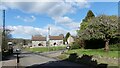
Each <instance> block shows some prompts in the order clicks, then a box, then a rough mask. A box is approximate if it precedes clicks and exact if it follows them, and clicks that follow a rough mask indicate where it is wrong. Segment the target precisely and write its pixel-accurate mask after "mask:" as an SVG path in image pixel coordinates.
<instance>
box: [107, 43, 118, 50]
mask: <svg viewBox="0 0 120 68" xmlns="http://www.w3.org/2000/svg"><path fill="white" fill-rule="evenodd" d="M109 47H110V50H111V51H118V50H119V47H120V44H113V45H109Z"/></svg>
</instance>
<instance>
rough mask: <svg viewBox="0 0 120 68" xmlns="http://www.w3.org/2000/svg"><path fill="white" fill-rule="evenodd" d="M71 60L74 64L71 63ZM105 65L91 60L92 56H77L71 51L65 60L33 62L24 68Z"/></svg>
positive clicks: (91, 67) (98, 67) (96, 66)
mask: <svg viewBox="0 0 120 68" xmlns="http://www.w3.org/2000/svg"><path fill="white" fill-rule="evenodd" d="M73 62H74V63H76V64H72V63H73ZM107 65H108V64H104V63H101V64H98V63H97V60H92V56H89V55H83V56H82V57H78V56H77V54H76V53H73V54H70V56H69V58H67V59H65V60H59V61H49V62H47V63H43V64H34V65H31V66H28V67H26V68H59V67H60V68H62V67H64V68H107Z"/></svg>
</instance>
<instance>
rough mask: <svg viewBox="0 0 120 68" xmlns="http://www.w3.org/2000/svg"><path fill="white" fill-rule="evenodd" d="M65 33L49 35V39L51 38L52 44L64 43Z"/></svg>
mask: <svg viewBox="0 0 120 68" xmlns="http://www.w3.org/2000/svg"><path fill="white" fill-rule="evenodd" d="M63 38H64V36H63V35H59V36H49V40H50V45H51V46H60V45H63Z"/></svg>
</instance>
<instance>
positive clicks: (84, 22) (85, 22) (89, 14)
mask: <svg viewBox="0 0 120 68" xmlns="http://www.w3.org/2000/svg"><path fill="white" fill-rule="evenodd" d="M94 17H95V15H94V13H93V12H92V10H89V11H88V12H87V15H86V17H85V18H84V19H83V20H82V22H81V24H80V30H84V29H86V27H87V26H88V24H89V22H88V21H89V20H91V19H92V18H94Z"/></svg>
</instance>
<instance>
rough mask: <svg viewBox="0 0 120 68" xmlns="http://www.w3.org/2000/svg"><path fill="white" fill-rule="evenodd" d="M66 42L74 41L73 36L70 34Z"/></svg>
mask: <svg viewBox="0 0 120 68" xmlns="http://www.w3.org/2000/svg"><path fill="white" fill-rule="evenodd" d="M67 42H68V44H71V43H73V42H74V38H73V37H72V36H69V37H68V39H67Z"/></svg>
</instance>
